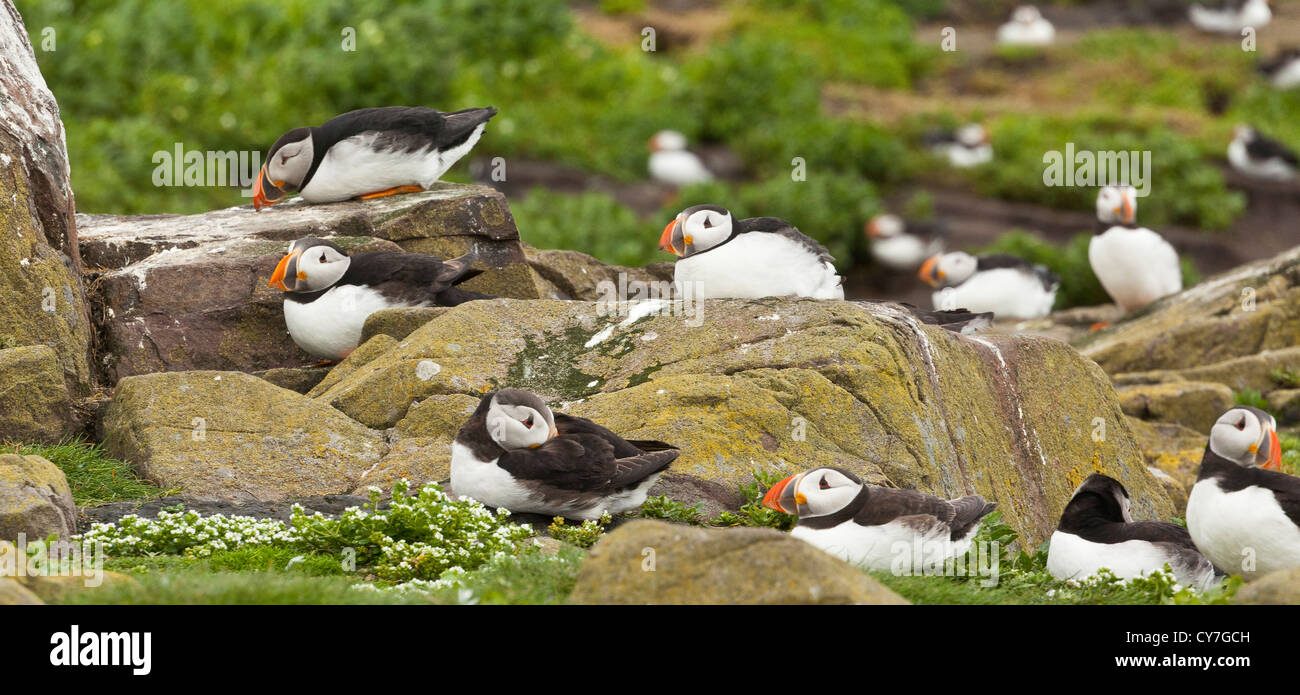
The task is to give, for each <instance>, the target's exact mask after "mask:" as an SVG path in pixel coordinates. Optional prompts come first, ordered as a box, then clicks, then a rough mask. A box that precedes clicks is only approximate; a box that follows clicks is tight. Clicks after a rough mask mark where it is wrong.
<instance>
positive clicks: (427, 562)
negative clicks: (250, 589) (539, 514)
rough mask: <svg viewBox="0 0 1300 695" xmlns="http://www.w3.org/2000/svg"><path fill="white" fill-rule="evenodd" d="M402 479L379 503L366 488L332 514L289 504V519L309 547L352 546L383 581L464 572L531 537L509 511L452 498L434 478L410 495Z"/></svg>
mask: <svg viewBox="0 0 1300 695" xmlns="http://www.w3.org/2000/svg"><path fill="white" fill-rule="evenodd" d="M409 490H410V483H409V482H408V481H406V480H405V479H403V480H400V481H398V482H396V483H394V485H393V495H392V501H391V502H390V504H389V507H388V508H387V509H385V510H382V511H375V510H376V509H378V507H379V500H380V497H381V494H382V493H381V491H380V490H379V489H378V488H374V487H372V488H370V490H369V496H370V501H369V502H368V503H367V504H365V505H362V507H360V508H358V507H349V508H348V509H346V510H344V512H343V514H341V515H340V516H339V518H337V519H327V518H325V517H324V516H323V515H322V514H320V513H319V512H318V513H316V514H315V515H313V516H310V517H309V516H307V515H306V514H304V513H303V510H302V508H301V507H299V506H296V505H295V506H294V509H293V517H292V519H291V522H290V523H291V524H292V525H293V527H294V529H295V530H296V531H298V532H299V533H300V534H301V536H302V538H303V540H304V541H305V542H306V543H307V544H308V545H310V546H311V547H312V548H314V549H316V550H320V551H325V552H330V551H333V552H338V551H341V550H342V549H343V548H356V549H357V561H358V562H359V563H361V564H366V565H370V566H372V568H373V571H374V573H375V575H376V576H378V577H379V578H381V579H385V580H388V581H396V582H405V581H409V580H413V579H421V580H426V581H434V580H436V581H443V580H444V577H446V576H447V575H448V573H449V572H450V571H452V570H460V571H461V572H465V571H468V570H472V569H476V568H478V567H480V566H482V565H484V564H486V563H488V562H491V561H492V560H494V559H497V558H501V557H505V556H507V555H511V554H513V553H514V552H515V551H516V550H517V549H518V544H519V542H520V541H523V540H524V539H526V538H529V537H530V536H532V535H533V532H532V529H531V528H529V527H527V526H520V525H517V524H510V523H507V522H506V518H507V517H508V516H509V515H510V512H508V511H506V510H504V509H498V510H497V512H496V514H493V513H492V512H489V511H488V510H487V508H485V507H484V506H483V505H481V504H479V503H478V502H474V501H472V500H465V501H452V500H451V499H450V498H449V497H447V495H446V494H444V493H443V492H442V490H441V489H440V488H439V487H438V486H437V485H434V484H429V485H426V486H424V487H423V488H421V489H420V492H419V494H417V495H415V496H408V495H407V492H408V491H409Z"/></svg>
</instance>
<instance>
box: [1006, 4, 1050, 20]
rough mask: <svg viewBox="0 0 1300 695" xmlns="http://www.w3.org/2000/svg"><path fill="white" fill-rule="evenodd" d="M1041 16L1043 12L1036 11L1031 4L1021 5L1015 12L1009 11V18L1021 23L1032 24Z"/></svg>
mask: <svg viewBox="0 0 1300 695" xmlns="http://www.w3.org/2000/svg"><path fill="white" fill-rule="evenodd" d="M1042 18H1043V13H1042V12H1039V11H1038V8H1037V7H1034V6H1033V5H1021V6H1020V7H1017V8H1016V10H1015V12H1013V13H1011V19H1012V20H1014V21H1017V22H1020V23H1021V24H1033V23H1034V22H1037V21H1038V20H1040V19H1042Z"/></svg>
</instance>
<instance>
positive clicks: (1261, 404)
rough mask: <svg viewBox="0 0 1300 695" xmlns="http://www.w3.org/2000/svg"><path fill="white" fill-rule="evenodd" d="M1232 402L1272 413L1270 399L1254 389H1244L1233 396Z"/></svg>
mask: <svg viewBox="0 0 1300 695" xmlns="http://www.w3.org/2000/svg"><path fill="white" fill-rule="evenodd" d="M1232 400H1233V402H1235V403H1236V404H1237V405H1249V406H1252V407H1255V408H1259V409H1260V410H1263V411H1266V412H1270V411H1269V406H1268V399H1267V398H1265V397H1264V395H1263V394H1262V393H1260V392H1259V391H1256V390H1254V389H1243V390H1241V391H1237V392H1235V393H1233V394H1232Z"/></svg>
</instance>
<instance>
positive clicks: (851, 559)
mask: <svg viewBox="0 0 1300 695" xmlns="http://www.w3.org/2000/svg"><path fill="white" fill-rule="evenodd" d="M763 505H764V506H766V507H768V508H769V509H775V510H776V511H779V512H785V513H786V514H795V515H797V516H798V517H799V522H798V523H797V524H796V525H795V527H794V529H793V530H792V531H790V535H791V536H794V537H795V538H799V539H801V540H804V541H806V542H808V543H811V544H813V545H815V546H817V547H818V548H821V549H822V550H824V551H826V552H828V553H830V554H832V555H835V556H837V557H840V558H842V559H843V560H845V561H846V562H848V563H850V564H853V565H857V566H859V567H863V568H865V569H868V570H891V571H894V572H898V573H904V574H913V573H916V574H919V573H923V572H924V571H925V570H926V569H927V568H930V567H937V568H939V569H942V567H943V561H944V560H946V559H948V558H951V557H958V556H961V555H963V554H964V553H965V552H966V551H967V550H969V549H970V544H971V540H972V539H973V538H974V536H975V532H976V531H977V530H979V525H980V521H981V520H982V519H983V518H984V516H985V515H986V514H988V513H989V512H992V511H993V510H994V509H995V508H996V507H997V505H996V504H992V503H989V502H985V501H984V498H983V497H980V496H979V495H966V496H965V497H959V498H957V499H955V500H945V499H942V498H939V497H935V496H934V495H927V494H925V493H924V492H917V491H916V490H898V489H894V488H885V487H872V486H869V485H864V484H862V481H861V480H859V479H858V477H857V476H855V475H853V474H852V473H850V472H849V471H846V470H844V469H841V468H834V467H829V466H827V467H824V468H814V469H812V470H810V471H807V472H805V473H801V474H799V475H793V476H790V477H789V478H786V479H785V480H782V481H780V482H778V483H777V484H776V485H773V486H772V488H771V489H770V490H768V491H767V494H766V495H765V496H764V497H763ZM918 545H919V547H920V552H919V553H918V552H916V549H917V547H918ZM918 556H919V559H920V560H921V563H922V564H921V566H919V567H918V566H916V565H915V560H916V559H918Z"/></svg>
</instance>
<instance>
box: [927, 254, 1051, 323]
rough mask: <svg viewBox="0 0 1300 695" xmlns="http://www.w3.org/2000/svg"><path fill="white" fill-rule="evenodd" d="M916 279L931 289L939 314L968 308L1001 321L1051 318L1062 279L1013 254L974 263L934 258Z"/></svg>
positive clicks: (951, 257) (943, 256)
mask: <svg viewBox="0 0 1300 695" xmlns="http://www.w3.org/2000/svg"><path fill="white" fill-rule="evenodd" d="M918 275H919V276H920V278H921V279H922V280H924V281H925V282H926V284H928V285H930V286H931V287H937V288H941V289H940V290H939V291H938V292H935V293H934V296H933V301H934V306H935V308H936V309H952V308H954V307H965V308H967V309H969V310H971V311H977V312H985V311H991V312H993V314H994V316H996V317H998V318H1008V319H1010V318H1014V319H1036V318H1041V317H1043V316H1046V315H1048V314H1050V313H1051V312H1052V305H1053V304H1055V303H1056V290H1057V289H1058V288H1059V287H1060V285H1061V279H1060V278H1059V277H1057V276H1056V275H1055V274H1053V273H1052V272H1051V271H1050V270H1048V269H1047V268H1046V267H1045V266H1042V265H1035V264H1033V263H1030V262H1029V261H1026V260H1024V259H1023V258H1018V257H1016V256H1012V255H1009V254H992V255H989V256H980V257H978V258H976V257H975V256H972V255H970V254H969V253H966V252H964V251H953V252H951V253H945V254H940V255H938V256H933V257H931V258H930V259H929V260H927V261H926V262H925V263H924V264H922V266H921V270H920V271H919V273H918Z"/></svg>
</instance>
